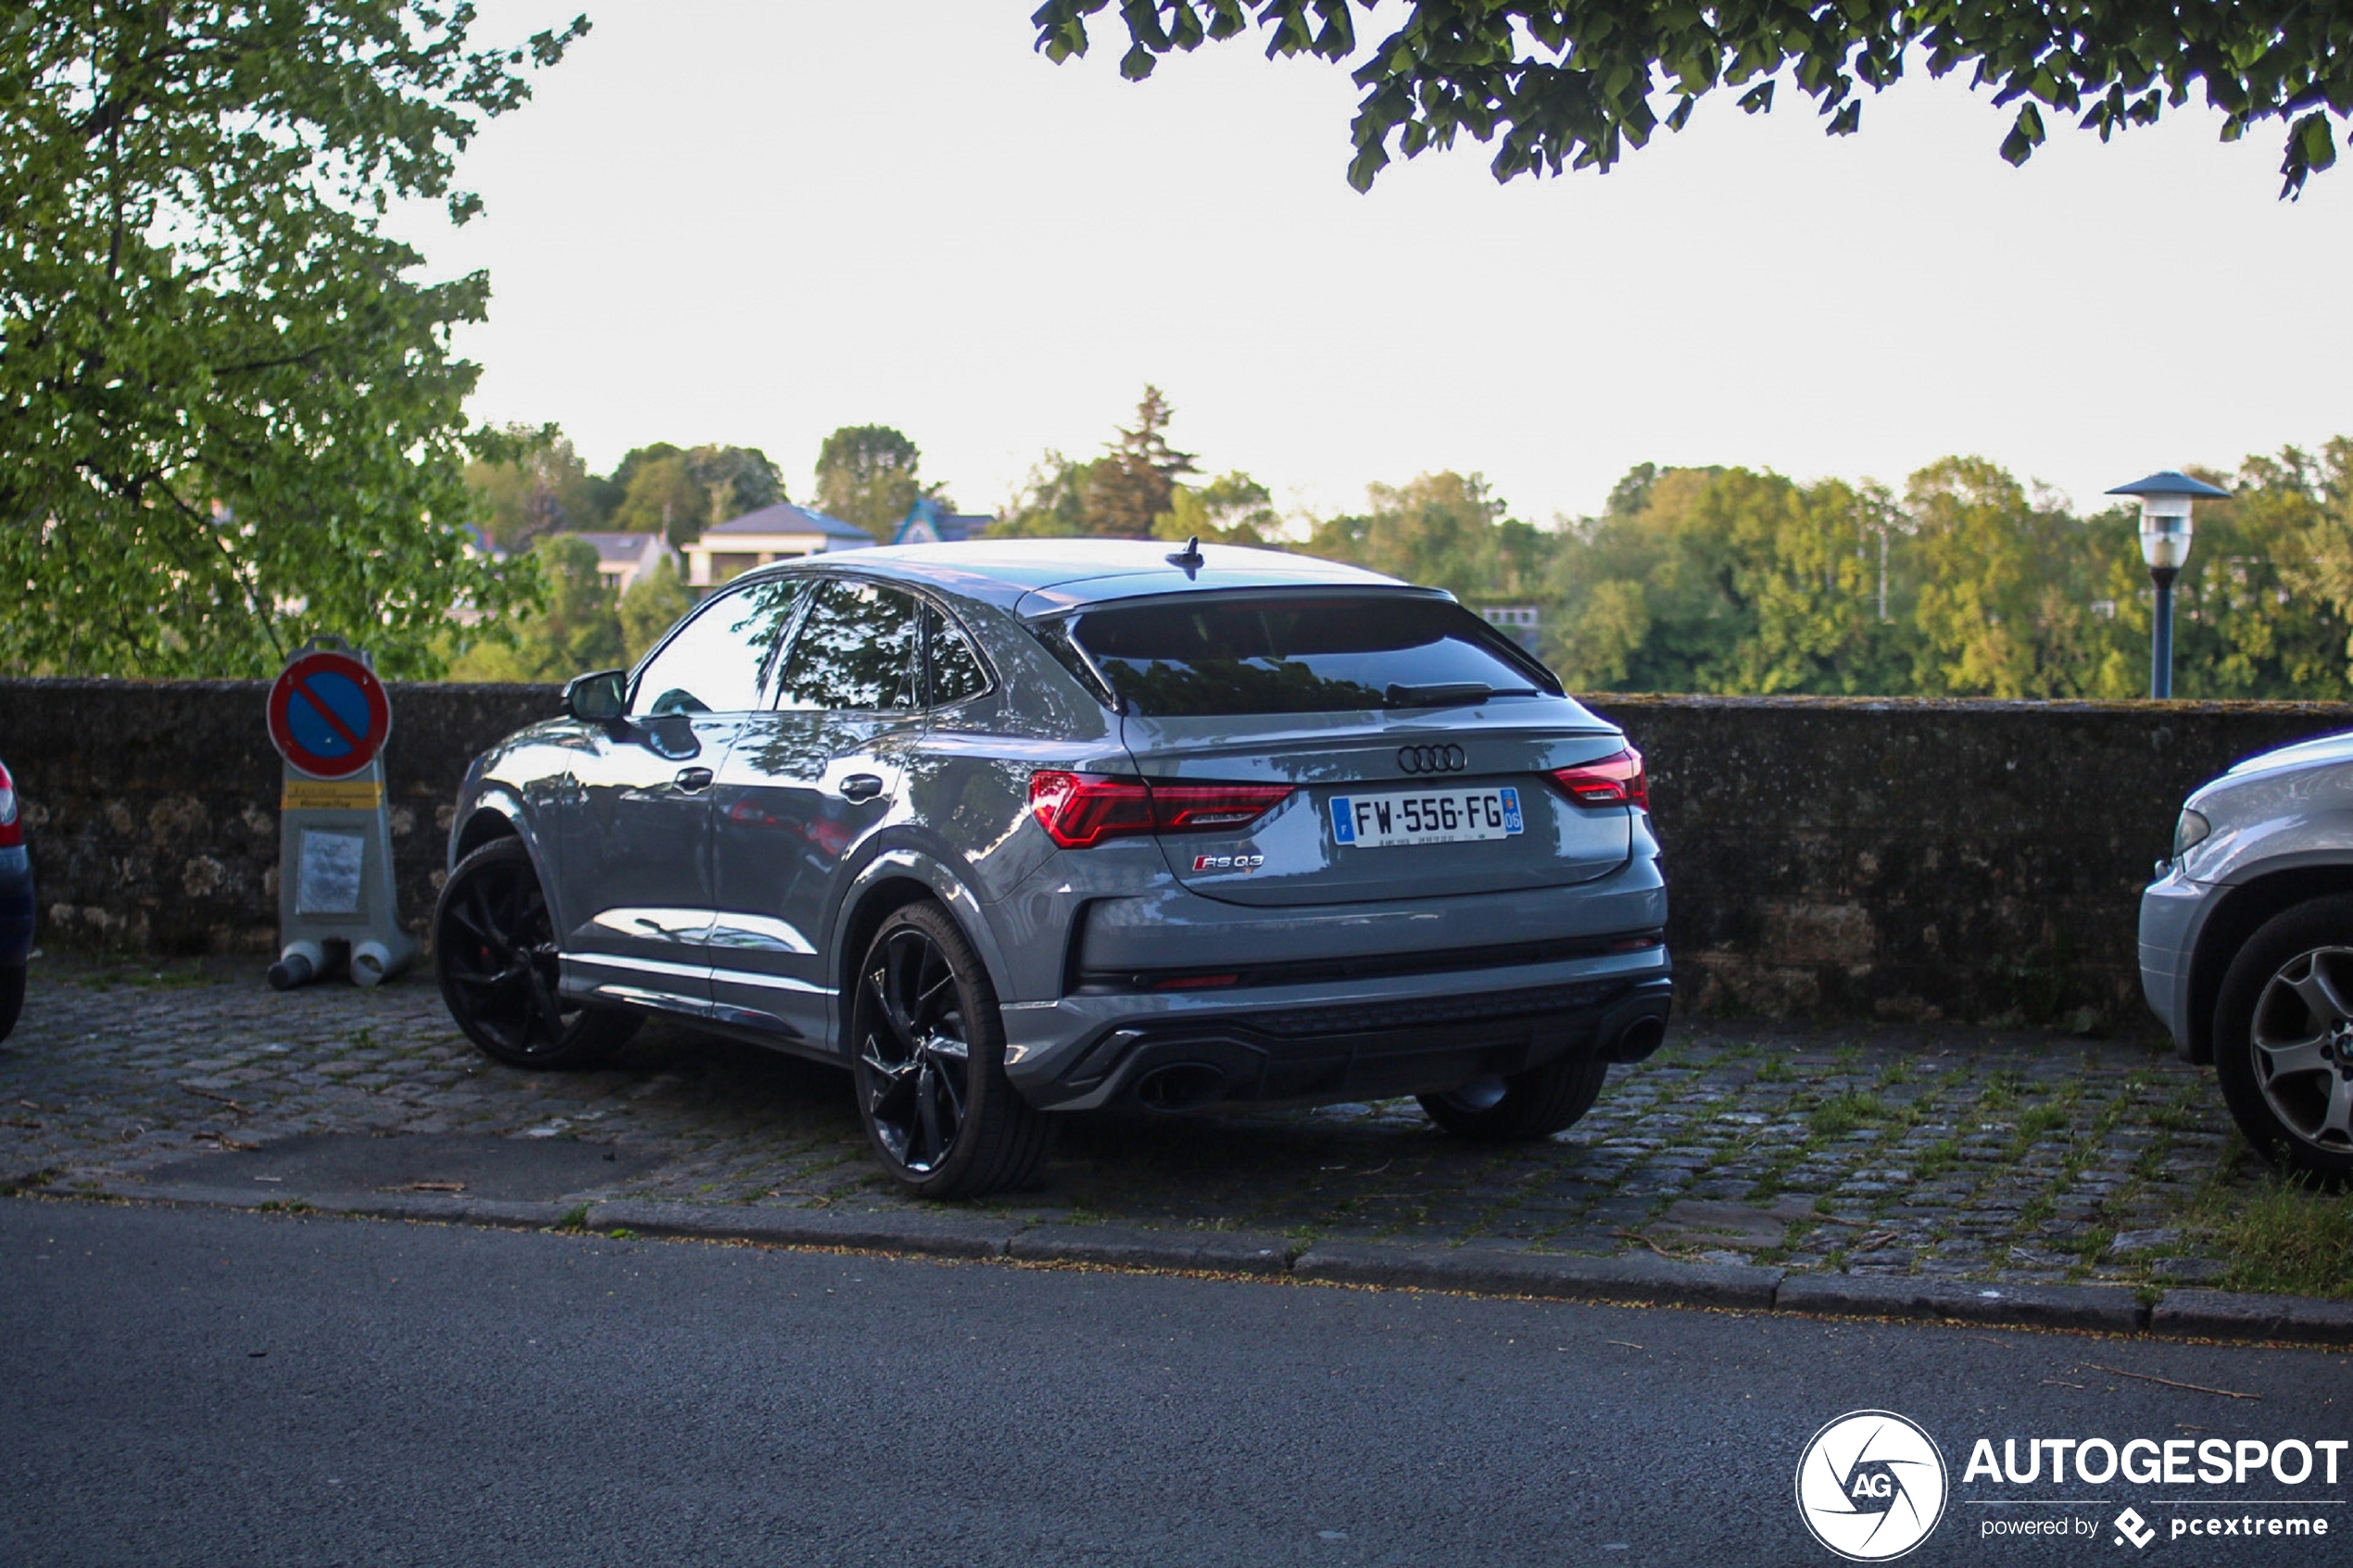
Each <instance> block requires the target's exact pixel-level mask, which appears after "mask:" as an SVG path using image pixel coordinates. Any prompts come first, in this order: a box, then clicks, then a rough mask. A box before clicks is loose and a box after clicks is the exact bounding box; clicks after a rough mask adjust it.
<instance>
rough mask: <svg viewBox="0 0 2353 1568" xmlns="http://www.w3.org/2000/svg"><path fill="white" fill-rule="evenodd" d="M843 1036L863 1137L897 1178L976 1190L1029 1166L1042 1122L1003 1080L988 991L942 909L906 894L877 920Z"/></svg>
mask: <svg viewBox="0 0 2353 1568" xmlns="http://www.w3.org/2000/svg"><path fill="white" fill-rule="evenodd" d="M849 1040H850V1054H851V1069H852V1072H853V1073H854V1074H855V1076H856V1081H857V1092H858V1115H859V1119H860V1120H861V1121H862V1122H863V1123H865V1127H866V1141H867V1142H868V1143H870V1144H872V1145H873V1146H874V1150H875V1158H876V1159H878V1160H881V1161H882V1164H883V1168H884V1169H885V1170H887V1171H888V1172H889V1173H890V1174H891V1176H892V1177H893V1178H894V1179H895V1180H896V1181H897V1182H898V1183H899V1185H900V1186H901V1187H903V1188H905V1189H906V1190H907V1191H908V1192H910V1193H912V1194H913V1195H915V1196H916V1197H918V1198H978V1197H980V1196H982V1195H983V1194H985V1193H991V1192H1001V1191H1003V1190H1005V1189H1006V1188H1008V1187H1018V1186H1021V1185H1024V1184H1025V1183H1026V1182H1028V1181H1029V1180H1030V1179H1031V1178H1032V1177H1033V1176H1034V1175H1036V1173H1037V1171H1038V1165H1039V1163H1040V1162H1041V1161H1043V1160H1044V1159H1045V1158H1046V1149H1047V1147H1048V1145H1049V1144H1050V1143H1051V1139H1052V1134H1053V1123H1052V1122H1051V1120H1050V1119H1048V1118H1047V1117H1046V1116H1045V1115H1044V1114H1042V1113H1041V1112H1039V1111H1038V1110H1037V1109H1036V1108H1035V1107H1034V1106H1032V1105H1030V1103H1029V1102H1028V1101H1026V1100H1025V1099H1023V1098H1021V1095H1020V1094H1019V1092H1018V1091H1016V1090H1015V1089H1014V1088H1013V1084H1012V1082H1011V1080H1009V1079H1008V1078H1006V1076H1005V1028H1004V1021H1003V1019H1002V1018H1001V1017H1000V1015H999V1013H998V1011H997V993H996V990H995V988H994V987H993V986H991V985H989V983H988V970H987V969H986V968H984V967H983V966H982V964H981V961H980V958H979V955H977V954H976V953H975V952H974V951H973V948H972V944H971V943H969V942H967V941H965V940H964V934H963V932H962V931H961V930H959V929H958V928H957V925H956V922H955V921H954V920H953V919H952V918H950V915H949V914H948V911H947V910H945V909H941V908H940V907H939V906H938V905H937V904H932V903H916V904H910V905H908V906H906V907H905V908H904V909H898V910H896V911H894V912H893V913H892V914H891V915H890V916H889V918H887V920H885V921H884V922H883V923H882V929H881V930H879V931H877V932H875V939H874V941H873V942H871V943H870V944H868V946H867V948H866V955H865V959H864V961H863V962H862V963H861V964H860V965H859V966H858V972H857V975H856V978H855V979H854V981H853V982H852V989H851V997H850V1009H849Z"/></svg>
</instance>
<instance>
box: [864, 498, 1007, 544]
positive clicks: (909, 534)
mask: <svg viewBox="0 0 2353 1568" xmlns="http://www.w3.org/2000/svg"><path fill="white" fill-rule="evenodd" d="M995 521H997V520H996V519H995V518H993V517H988V516H986V515H984V514H975V513H972V512H951V511H950V510H948V509H947V508H945V507H942V506H941V505H940V504H939V503H938V502H937V501H934V500H932V499H930V498H929V497H925V499H923V500H920V501H918V502H916V503H915V504H914V505H913V506H912V507H910V508H907V516H906V517H905V518H904V519H903V520H902V521H900V524H899V528H898V531H897V532H896V533H892V534H891V536H890V542H891V543H892V544H894V545H961V544H963V542H964V541H965V540H967V539H977V538H979V537H980V536H981V535H982V534H983V533H987V532H988V525H989V524H990V523H992V522H995Z"/></svg>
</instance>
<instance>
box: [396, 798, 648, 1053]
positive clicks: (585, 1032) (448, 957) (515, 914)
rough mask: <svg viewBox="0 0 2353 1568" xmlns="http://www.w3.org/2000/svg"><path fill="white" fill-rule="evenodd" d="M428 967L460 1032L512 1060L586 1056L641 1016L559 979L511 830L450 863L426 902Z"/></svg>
mask: <svg viewBox="0 0 2353 1568" xmlns="http://www.w3.org/2000/svg"><path fill="white" fill-rule="evenodd" d="M433 967H434V973H435V974H436V975H437V976H438V977H439V979H440V981H441V997H442V1000H444V1001H445V1002H447V1004H448V1005H449V1016H450V1017H451V1018H454V1019H456V1020H457V1021H458V1027H459V1029H461V1030H463V1031H465V1035H466V1038H468V1039H470V1040H472V1042H473V1043H474V1044H475V1045H476V1046H479V1047H481V1048H482V1050H483V1053H484V1055H486V1056H489V1057H492V1058H494V1059H496V1060H499V1061H503V1062H505V1063H507V1064H508V1065H509V1066H510V1067H539V1068H569V1067H586V1066H590V1065H593V1064H594V1063H596V1062H598V1061H601V1060H604V1059H605V1058H606V1057H608V1056H610V1055H611V1054H612V1052H613V1051H614V1050H615V1049H617V1048H619V1047H621V1046H622V1045H623V1044H624V1043H625V1042H626V1041H627V1040H628V1039H629V1037H630V1036H631V1035H635V1033H636V1032H637V1026H638V1024H639V1023H640V1022H643V1020H642V1019H641V1018H640V1017H639V1016H638V1015H637V1014H636V1013H635V1012H631V1011H629V1010H625V1009H620V1008H590V1007H583V1006H581V1005H580V1004H579V1003H577V1002H574V1001H572V1000H570V999H568V998H567V997H564V996H563V995H562V994H561V993H560V991H559V990H558V989H557V982H558V980H559V978H560V974H561V964H560V960H559V958H558V954H557V948H556V932H555V926H554V923H553V922H552V921H551V920H550V918H549V916H548V913H547V896H546V895H545V894H544V893H542V892H541V891H540V887H539V875H538V873H537V872H535V871H534V870H533V869H532V865H531V852H530V851H529V850H528V849H526V848H524V847H523V843H522V840H521V839H519V838H499V839H494V840H492V841H491V842H490V843H488V844H485V845H484V846H483V847H481V848H479V849H477V850H475V851H474V852H473V853H472V854H471V855H468V856H467V857H466V858H465V859H462V860H460V861H459V862H458V865H457V869H456V870H454V871H452V872H450V873H449V880H448V881H447V882H446V883H444V884H442V888H441V898H440V901H439V902H438V903H436V904H435V905H434V911H433Z"/></svg>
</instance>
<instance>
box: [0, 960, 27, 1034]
mask: <svg viewBox="0 0 2353 1568" xmlns="http://www.w3.org/2000/svg"><path fill="white" fill-rule="evenodd" d="M23 1010H24V966H23V965H22V964H5V965H0V1040H5V1039H6V1038H7V1037H8V1031H10V1030H11V1029H14V1028H15V1027H16V1026H17V1015H18V1014H19V1013H20V1012H22V1011H23Z"/></svg>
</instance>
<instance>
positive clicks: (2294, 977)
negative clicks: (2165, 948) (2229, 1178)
mask: <svg viewBox="0 0 2353 1568" xmlns="http://www.w3.org/2000/svg"><path fill="white" fill-rule="evenodd" d="M2214 1072H2215V1076H2216V1077H2217V1078H2219V1079H2220V1080H2221V1085H2222V1099H2223V1101H2224V1103H2225V1104H2227V1105H2228V1106H2229V1107H2230V1108H2231V1115H2232V1118H2233V1120H2235V1121H2236V1122H2237V1123H2238V1124H2239V1130H2240V1131H2241V1132H2243V1133H2245V1134H2246V1140H2247V1142H2249V1143H2250V1144H2253V1145H2254V1146H2255V1148H2257V1149H2258V1150H2259V1151H2260V1152H2261V1153H2262V1155H2263V1157H2264V1158H2265V1159H2267V1160H2271V1161H2273V1162H2274V1163H2277V1164H2279V1165H2281V1166H2283V1167H2284V1168H2285V1169H2286V1170H2288V1171H2290V1172H2292V1173H2296V1174H2297V1175H2300V1176H2304V1177H2308V1178H2310V1179H2312V1180H2315V1181H2318V1182H2320V1183H2322V1184H2323V1185H2329V1186H2339V1185H2344V1184H2345V1183H2346V1182H2347V1180H2348V1179H2349V1178H2353V897H2346V896H2343V895H2339V896H2336V897H2327V898H2314V899H2312V900H2310V901H2309V902H2308V903H2303V904H2298V905H2296V907H2295V908H2294V909H2289V910H2287V911H2286V912H2285V913H2284V914H2280V915H2275V916H2273V917H2272V918H2271V920H2270V921H2269V922H2266V923H2265V924H2264V925H2263V926H2262V928H2261V929H2259V930H2258V931H2257V932H2256V934H2255V935H2253V936H2251V937H2249V938H2248V939H2247V943H2246V947H2242V948H2240V949H2239V953H2238V957H2237V958H2236V959H2234V960H2232V963H2231V967H2230V970H2229V972H2227V973H2225V974H2224V975H2223V977H2222V989H2221V994H2220V996H2219V997H2218V999H2217V1001H2216V1004H2215V1008H2214Z"/></svg>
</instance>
